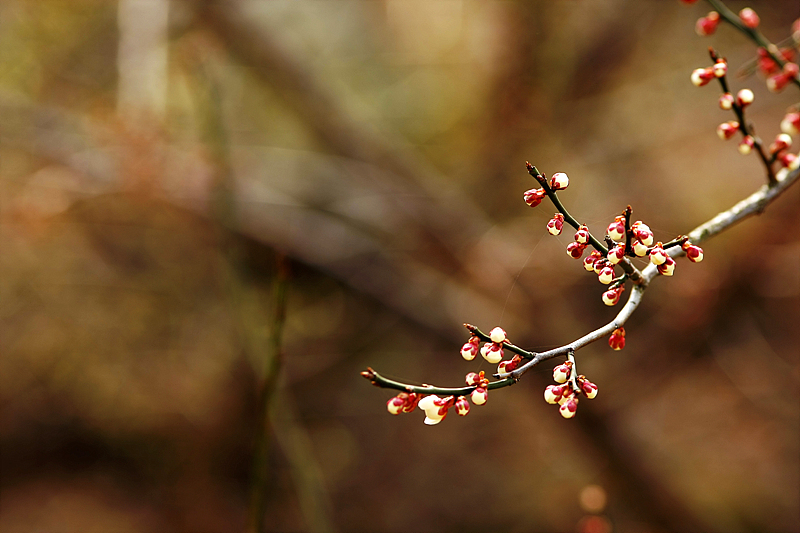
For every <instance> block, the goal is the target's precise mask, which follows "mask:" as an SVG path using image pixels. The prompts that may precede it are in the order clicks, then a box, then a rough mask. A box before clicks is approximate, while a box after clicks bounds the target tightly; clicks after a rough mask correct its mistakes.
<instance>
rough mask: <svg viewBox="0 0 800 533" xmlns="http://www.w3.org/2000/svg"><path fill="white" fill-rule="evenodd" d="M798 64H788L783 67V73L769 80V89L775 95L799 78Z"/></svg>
mask: <svg viewBox="0 0 800 533" xmlns="http://www.w3.org/2000/svg"><path fill="white" fill-rule="evenodd" d="M797 71H798V66H797V63H791V62H789V63H786V64H785V65H783V72H780V73H778V74H775V75H774V76H770V77H769V78H767V89H769V90H770V91H772V92H774V93H778V92H781V91H782V90H783V89H784V88H785V87H786V86H787V85H789V84H790V83H791V82H792V80H793V79H795V77H796V76H797Z"/></svg>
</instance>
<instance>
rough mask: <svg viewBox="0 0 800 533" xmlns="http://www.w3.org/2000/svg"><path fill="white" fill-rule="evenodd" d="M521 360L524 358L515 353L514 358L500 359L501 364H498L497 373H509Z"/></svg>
mask: <svg viewBox="0 0 800 533" xmlns="http://www.w3.org/2000/svg"><path fill="white" fill-rule="evenodd" d="M521 361H522V358H521V357H520V356H519V355H515V356H514V357H513V358H512V359H509V360H508V361H500V364H499V365H497V373H498V374H508V373H509V372H511V371H513V370H514V369H516V368H517V367H518V366H519V363H520V362H521Z"/></svg>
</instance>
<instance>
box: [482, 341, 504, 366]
mask: <svg viewBox="0 0 800 533" xmlns="http://www.w3.org/2000/svg"><path fill="white" fill-rule="evenodd" d="M481 355H482V356H483V358H484V359H486V361H487V362H489V363H491V364H493V365H495V364H497V363H499V362H500V360H501V359H503V346H502V345H501V344H495V343H493V342H487V343H486V344H484V345H483V347H482V348H481Z"/></svg>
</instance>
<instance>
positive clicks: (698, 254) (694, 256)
mask: <svg viewBox="0 0 800 533" xmlns="http://www.w3.org/2000/svg"><path fill="white" fill-rule="evenodd" d="M681 248H683V251H684V252H686V257H688V258H689V261H691V262H692V263H699V262H700V261H702V260H703V249H702V248H700V247H699V246H695V245H694V244H689V241H686V242H685V243H683V245H682V246H681Z"/></svg>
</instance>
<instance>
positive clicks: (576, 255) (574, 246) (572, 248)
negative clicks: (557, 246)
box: [567, 242, 586, 259]
mask: <svg viewBox="0 0 800 533" xmlns="http://www.w3.org/2000/svg"><path fill="white" fill-rule="evenodd" d="M585 249H586V245H585V244H581V243H579V242H571V243H569V244H568V245H567V255H568V256H570V257H572V258H573V259H580V258H581V256H582V255H583V251H584V250H585Z"/></svg>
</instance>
